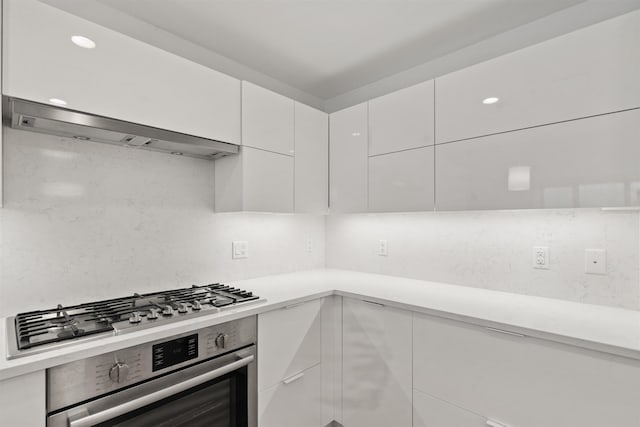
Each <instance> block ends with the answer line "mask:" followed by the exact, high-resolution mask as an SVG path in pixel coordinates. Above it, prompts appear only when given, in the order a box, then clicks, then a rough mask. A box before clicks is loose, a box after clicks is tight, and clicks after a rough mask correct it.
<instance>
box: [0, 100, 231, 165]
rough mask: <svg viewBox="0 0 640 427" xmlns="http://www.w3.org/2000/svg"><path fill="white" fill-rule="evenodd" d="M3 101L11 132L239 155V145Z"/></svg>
mask: <svg viewBox="0 0 640 427" xmlns="http://www.w3.org/2000/svg"><path fill="white" fill-rule="evenodd" d="M3 102H4V104H5V108H4V112H5V116H6V117H7V119H8V120H10V122H11V123H10V125H11V127H12V128H14V129H21V130H28V131H32V132H39V133H46V134H50V135H57V136H62V137H67V138H75V139H78V140H81V141H94V142H102V143H106V144H113V145H119V146H122V147H134V148H141V149H144V150H152V151H160V152H164V153H170V154H177V155H184V156H188V157H196V158H199V159H207V160H214V159H217V158H219V157H222V156H226V155H229V154H237V153H238V146H237V145H235V144H230V143H227V142H221V141H216V140H213V139H207V138H202V137H198V136H193V135H187V134H184V133H180V132H173V131H169V130H164V129H158V128H154V127H150V126H144V125H139V124H135V123H130V122H126V121H123V120H117V119H111V118H108V117H102V116H97V115H94V114H89V113H84V112H80V111H73V110H69V109H66V108H61V107H58V106H54V105H48V104H40V103H37V102H32V101H25V100H22V99H18V98H11V97H6V96H5V97H4V99H3Z"/></svg>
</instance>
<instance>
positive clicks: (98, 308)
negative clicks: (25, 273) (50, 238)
mask: <svg viewBox="0 0 640 427" xmlns="http://www.w3.org/2000/svg"><path fill="white" fill-rule="evenodd" d="M258 299H259V297H258V296H256V295H253V293H252V292H248V291H245V290H242V289H237V288H234V287H231V286H227V285H223V284H220V283H214V284H211V285H205V286H192V287H190V288H182V289H173V290H168V291H161V292H152V293H148V294H142V295H141V294H134V295H132V296H128V297H123V298H115V299H110V300H105V301H97V302H92V303H85V304H79V305H74V306H69V307H63V306H61V305H58V307H56V308H53V309H50V310H41V311H30V312H26V313H20V314H18V315H16V317H15V319H14V323H15V332H16V344H17V349H18V350H27V349H30V348H33V347H37V346H42V345H46V344H52V343H58V342H61V341H66V340H73V339H77V338H82V337H85V336H89V335H93V334H98V333H103V332H110V331H114V330H116V329H121V327H116V325H118V324H123V323H124V324H126V325H127V327H136V326H138V325H145V326H146V327H149V326H152V325H153V324H155V323H156V322H161V323H164V321H167V320H169V319H179V318H182V317H183V316H189V315H196V314H201V313H210V312H212V310H220V309H221V308H223V307H229V306H234V305H236V304H242V303H246V302H250V301H257V300H258Z"/></svg>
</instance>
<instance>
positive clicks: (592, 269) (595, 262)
mask: <svg viewBox="0 0 640 427" xmlns="http://www.w3.org/2000/svg"><path fill="white" fill-rule="evenodd" d="M584 272H585V273H587V274H607V251H606V250H604V249H585V251H584Z"/></svg>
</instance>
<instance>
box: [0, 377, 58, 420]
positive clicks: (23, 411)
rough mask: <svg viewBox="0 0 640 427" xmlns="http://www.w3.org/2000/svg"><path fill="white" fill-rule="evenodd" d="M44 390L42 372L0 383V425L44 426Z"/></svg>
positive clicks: (45, 409)
mask: <svg viewBox="0 0 640 427" xmlns="http://www.w3.org/2000/svg"><path fill="white" fill-rule="evenodd" d="M46 389H47V386H46V382H45V373H44V371H37V372H33V373H30V374H26V375H21V376H19V377H13V378H9V379H7V380H2V381H0V414H1V415H0V425H3V426H20V427H42V426H44V425H46V417H47V406H46V396H45V391H46Z"/></svg>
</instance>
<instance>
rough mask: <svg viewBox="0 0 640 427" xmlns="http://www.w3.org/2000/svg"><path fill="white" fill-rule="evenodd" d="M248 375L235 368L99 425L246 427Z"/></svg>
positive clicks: (244, 370) (124, 426)
mask: <svg viewBox="0 0 640 427" xmlns="http://www.w3.org/2000/svg"><path fill="white" fill-rule="evenodd" d="M246 375H247V374H246V368H244V369H240V370H237V371H234V372H232V373H230V374H228V375H225V376H223V377H220V378H217V379H215V380H213V381H210V382H207V383H204V384H202V385H200V386H197V387H194V388H191V389H189V390H186V391H184V392H182V393H179V394H176V395H173V396H171V397H169V398H166V399H164V400H161V401H159V402H156V403H154V404H151V405H148V406H145V407H143V408H140V409H138V410H136V411H134V412H130V413H128V414H125V415H122V416H120V417H118V418H114V419H112V420H109V421H107V422H105V423H102V424H99V426H105V427H106V426H109V427H147V426H149V427H151V426H153V427H181V426H184V427H187V426H188V427H201V426H202V427H205V426H206V427H247V379H246V378H247V376H246Z"/></svg>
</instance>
